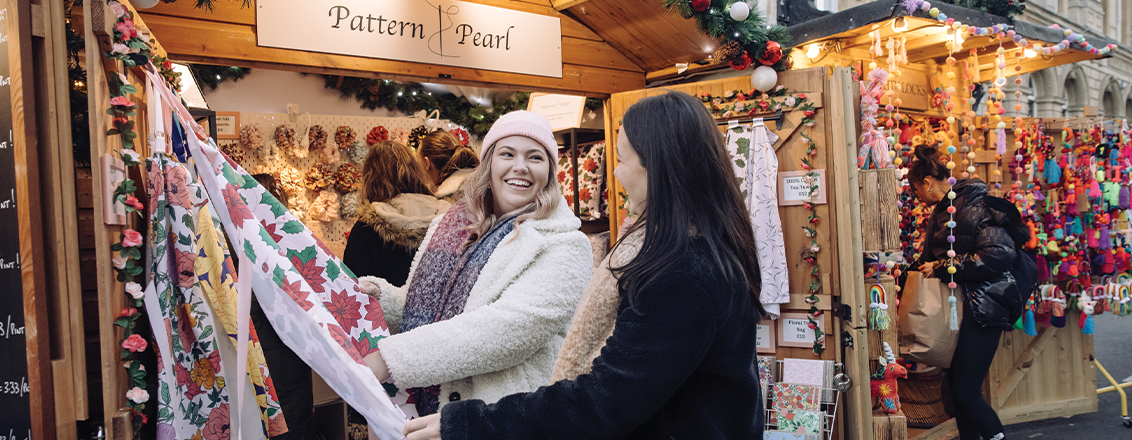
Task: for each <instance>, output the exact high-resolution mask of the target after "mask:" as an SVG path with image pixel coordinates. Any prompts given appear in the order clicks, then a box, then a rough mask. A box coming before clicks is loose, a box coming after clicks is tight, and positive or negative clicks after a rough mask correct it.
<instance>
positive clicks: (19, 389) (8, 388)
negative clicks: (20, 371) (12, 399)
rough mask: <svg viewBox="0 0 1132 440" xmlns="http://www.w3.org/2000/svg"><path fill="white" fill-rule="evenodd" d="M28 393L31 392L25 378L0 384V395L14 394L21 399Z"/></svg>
mask: <svg viewBox="0 0 1132 440" xmlns="http://www.w3.org/2000/svg"><path fill="white" fill-rule="evenodd" d="M30 392H31V391H30V390H29V389H28V378H27V376H24V377H21V378H20V380H5V381H4V382H3V383H0V393H3V394H14V395H18V396H20V397H23V396H24V395H26V394H28V393H30Z"/></svg>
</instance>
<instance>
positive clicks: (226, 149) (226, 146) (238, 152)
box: [220, 142, 244, 165]
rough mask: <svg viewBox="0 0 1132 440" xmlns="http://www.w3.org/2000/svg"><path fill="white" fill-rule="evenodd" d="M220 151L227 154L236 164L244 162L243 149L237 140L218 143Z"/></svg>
mask: <svg viewBox="0 0 1132 440" xmlns="http://www.w3.org/2000/svg"><path fill="white" fill-rule="evenodd" d="M220 151H221V152H222V153H224V154H225V155H227V156H228V157H229V158H231V159H232V160H234V161H236V163H238V164H241V165H242V164H243V163H244V149H243V148H240V143H239V142H227V143H223V144H220Z"/></svg>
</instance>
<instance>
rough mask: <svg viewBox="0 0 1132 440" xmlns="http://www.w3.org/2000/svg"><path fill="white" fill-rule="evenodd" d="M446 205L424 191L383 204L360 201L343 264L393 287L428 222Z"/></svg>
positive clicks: (409, 263) (402, 276) (404, 274)
mask: <svg viewBox="0 0 1132 440" xmlns="http://www.w3.org/2000/svg"><path fill="white" fill-rule="evenodd" d="M449 206H450V205H449V204H448V202H443V201H439V200H437V199H436V198H434V197H432V196H429V195H424V194H401V195H398V196H397V197H394V198H393V199H392V200H390V201H388V202H385V203H366V202H362V203H360V204H359V205H358V221H357V222H356V223H354V227H353V229H351V230H350V238H349V239H348V240H347V241H346V249H345V250H344V251H343V252H342V263H344V264H345V265H346V267H348V268H350V271H351V272H353V273H354V275H357V276H359V277H361V276H367V275H371V276H375V277H378V278H383V279H385V280H386V281H388V282H389V283H390V284H392V285H394V286H401V285H404V284H405V281H406V280H407V279H408V278H409V269H410V267H411V266H412V265H413V256H414V255H416V253H417V247H419V246H420V245H421V242H422V241H424V237H425V234H426V233H427V232H428V227H429V224H431V223H432V221H433V219H435V218H436V217H437V216H438V215H440V214H443V213H444V212H446V211H447V210H448V207H449Z"/></svg>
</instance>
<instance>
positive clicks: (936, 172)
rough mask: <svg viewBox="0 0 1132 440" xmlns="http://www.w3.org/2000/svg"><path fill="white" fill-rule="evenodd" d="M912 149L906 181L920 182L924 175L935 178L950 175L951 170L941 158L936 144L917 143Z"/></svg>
mask: <svg viewBox="0 0 1132 440" xmlns="http://www.w3.org/2000/svg"><path fill="white" fill-rule="evenodd" d="M912 151H913V153H912V155H913V157H912V163H911V164H909V165H908V176H907V177H908V183H915V184H920V183H921V182H923V181H924V178H925V177H931V178H933V179H936V180H947V178H948V177H951V172H950V171H949V170H948V169H947V165H945V164H944V163H943V161H942V159H941V156H940V153H939V147H938V146H935V145H926V144H924V145H917V146H915V147H914V148H913V149H912Z"/></svg>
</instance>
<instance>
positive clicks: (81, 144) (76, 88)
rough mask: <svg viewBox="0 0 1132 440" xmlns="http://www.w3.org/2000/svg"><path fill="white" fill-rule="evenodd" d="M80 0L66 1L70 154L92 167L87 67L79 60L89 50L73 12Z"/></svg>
mask: <svg viewBox="0 0 1132 440" xmlns="http://www.w3.org/2000/svg"><path fill="white" fill-rule="evenodd" d="M81 4H82V2H81V1H74V2H72V1H67V2H65V3H64V6H66V7H65V8H64V11H65V13H64V15H65V17H66V22H67V29H66V31H67V77H68V79H69V80H70V82H71V87H70V89H69V92H70V99H71V155H72V157H73V158H74V161H75V166H76V167H80V168H90V120H89V118H88V114H89V110H88V109H87V85H86V70H85V69H83V68H82V64H80V62H79V57H80V54H81V53H82V52H83V50H84V49H86V40H85V39H83V36H82V35H79V34H78V32H75V29H74V28H73V27H72V26H71V11H72V10H74V6H76V5H80V6H81Z"/></svg>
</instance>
